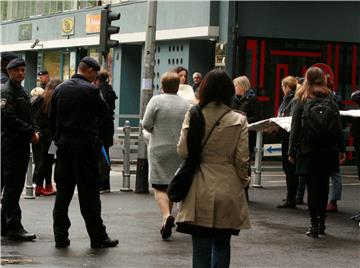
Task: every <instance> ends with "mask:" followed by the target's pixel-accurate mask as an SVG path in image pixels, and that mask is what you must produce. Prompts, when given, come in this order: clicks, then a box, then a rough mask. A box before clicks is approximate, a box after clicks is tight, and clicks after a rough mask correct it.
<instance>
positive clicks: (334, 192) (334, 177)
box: [296, 172, 342, 201]
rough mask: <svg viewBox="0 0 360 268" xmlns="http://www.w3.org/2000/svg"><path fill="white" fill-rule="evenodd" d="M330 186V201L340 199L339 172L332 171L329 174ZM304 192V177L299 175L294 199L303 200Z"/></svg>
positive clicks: (340, 183)
mask: <svg viewBox="0 0 360 268" xmlns="http://www.w3.org/2000/svg"><path fill="white" fill-rule="evenodd" d="M330 179H331V188H330V198H329V200H330V201H337V200H341V191H342V178H341V174H340V172H337V173H332V174H331V175H330ZM304 194H305V177H303V176H299V184H298V188H297V193H296V200H298V201H299V200H303V199H304Z"/></svg>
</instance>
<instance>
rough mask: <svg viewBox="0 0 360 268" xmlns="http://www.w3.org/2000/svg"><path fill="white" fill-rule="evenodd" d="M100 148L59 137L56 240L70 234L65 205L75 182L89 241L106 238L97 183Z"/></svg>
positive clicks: (72, 191) (71, 195)
mask: <svg viewBox="0 0 360 268" xmlns="http://www.w3.org/2000/svg"><path fill="white" fill-rule="evenodd" d="M99 153H100V151H99V150H98V149H94V147H93V144H88V145H86V141H85V144H84V141H80V140H78V141H77V140H73V139H71V140H69V141H67V140H66V139H60V141H59V144H58V150H57V153H56V155H57V162H56V168H55V182H56V187H57V193H56V199H55V206H54V210H53V220H54V224H53V228H54V236H55V241H64V240H66V239H67V238H68V236H69V232H68V230H69V228H70V225H71V223H70V219H69V217H68V208H69V205H70V202H71V199H72V197H73V194H74V190H75V186H77V190H78V197H79V203H80V211H81V214H82V216H83V218H84V220H85V224H86V229H87V232H88V234H89V237H90V240H91V241H92V242H97V241H103V240H105V239H107V237H108V236H107V234H106V228H105V226H104V224H103V220H102V218H101V201H100V194H99V185H98V173H99V172H98V159H99Z"/></svg>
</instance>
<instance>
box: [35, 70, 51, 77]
mask: <svg viewBox="0 0 360 268" xmlns="http://www.w3.org/2000/svg"><path fill="white" fill-rule="evenodd" d="M46 74H49V72H48V71H46V70H43V71H40V72H38V75H39V76H40V75H46Z"/></svg>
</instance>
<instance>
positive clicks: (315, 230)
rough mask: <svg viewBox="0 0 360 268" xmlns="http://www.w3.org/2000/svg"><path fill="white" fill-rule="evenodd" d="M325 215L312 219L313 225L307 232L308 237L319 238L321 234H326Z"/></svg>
mask: <svg viewBox="0 0 360 268" xmlns="http://www.w3.org/2000/svg"><path fill="white" fill-rule="evenodd" d="M325 229H326V226H325V217H320V218H316V219H311V227H310V228H309V229H308V231H307V232H306V235H307V236H308V237H312V238H318V237H319V235H325Z"/></svg>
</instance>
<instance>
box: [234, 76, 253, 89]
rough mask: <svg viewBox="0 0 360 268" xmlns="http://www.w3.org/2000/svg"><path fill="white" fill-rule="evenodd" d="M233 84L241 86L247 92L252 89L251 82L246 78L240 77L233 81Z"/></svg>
mask: <svg viewBox="0 0 360 268" xmlns="http://www.w3.org/2000/svg"><path fill="white" fill-rule="evenodd" d="M233 83H234V85H235V86H241V87H242V88H244V89H245V92H247V91H248V90H249V89H250V87H251V84H250V81H249V79H248V78H247V77H246V76H238V77H236V78H235V79H234V80H233Z"/></svg>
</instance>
